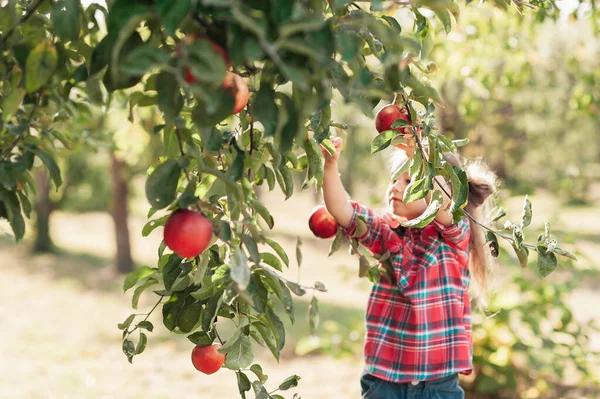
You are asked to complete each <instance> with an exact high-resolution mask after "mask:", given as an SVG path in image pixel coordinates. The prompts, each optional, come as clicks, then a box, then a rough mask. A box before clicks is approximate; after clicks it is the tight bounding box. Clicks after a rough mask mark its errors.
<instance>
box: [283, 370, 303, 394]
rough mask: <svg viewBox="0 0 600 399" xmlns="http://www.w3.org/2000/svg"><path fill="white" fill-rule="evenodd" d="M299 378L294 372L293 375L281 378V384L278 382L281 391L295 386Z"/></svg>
mask: <svg viewBox="0 0 600 399" xmlns="http://www.w3.org/2000/svg"><path fill="white" fill-rule="evenodd" d="M299 380H300V377H299V376H297V375H295V374H294V375H292V376H290V377H288V378H286V379H285V380H283V382H282V383H281V384H279V389H280V390H282V391H287V390H288V389H290V388H294V387H297V386H298V381H299Z"/></svg>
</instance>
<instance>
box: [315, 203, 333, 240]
mask: <svg viewBox="0 0 600 399" xmlns="http://www.w3.org/2000/svg"><path fill="white" fill-rule="evenodd" d="M308 227H309V228H310V230H311V231H312V232H313V234H314V235H315V236H317V237H319V238H330V237H333V236H334V235H335V233H337V228H338V224H337V222H336V221H335V219H334V217H333V216H332V215H331V213H329V212H327V208H325V205H318V206H315V207H314V208H313V210H312V211H311V213H310V217H309V219H308Z"/></svg>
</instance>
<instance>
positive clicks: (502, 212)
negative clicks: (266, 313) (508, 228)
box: [492, 207, 506, 222]
mask: <svg viewBox="0 0 600 399" xmlns="http://www.w3.org/2000/svg"><path fill="white" fill-rule="evenodd" d="M504 216H506V211H505V210H504V208H502V207H500V209H498V212H496V215H495V216H494V217H493V218H492V222H497V221H498V220H500V219H502V218H503V217H504Z"/></svg>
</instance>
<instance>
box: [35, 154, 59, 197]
mask: <svg viewBox="0 0 600 399" xmlns="http://www.w3.org/2000/svg"><path fill="white" fill-rule="evenodd" d="M28 149H29V150H30V151H31V152H33V153H34V154H35V155H37V157H38V158H39V159H41V160H42V162H43V163H44V164H45V165H46V167H47V168H48V172H50V177H52V181H54V186H55V187H56V190H57V191H58V187H60V186H61V185H62V177H61V175H60V169H59V168H58V165H57V164H56V161H55V160H54V158H52V156H51V155H50V154H48V153H46V152H44V151H42V150H41V149H39V148H37V147H28Z"/></svg>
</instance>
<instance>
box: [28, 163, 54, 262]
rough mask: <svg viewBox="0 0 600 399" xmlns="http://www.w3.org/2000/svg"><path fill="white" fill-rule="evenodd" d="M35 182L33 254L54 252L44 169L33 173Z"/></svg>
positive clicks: (50, 207) (46, 179)
mask: <svg viewBox="0 0 600 399" xmlns="http://www.w3.org/2000/svg"><path fill="white" fill-rule="evenodd" d="M35 180H36V185H37V199H36V202H35V215H36V218H35V224H36V228H35V240H34V242H33V252H37V253H48V252H54V249H55V248H54V244H53V243H52V238H51V237H50V214H51V213H52V203H51V202H50V181H49V180H48V176H47V172H46V169H44V168H38V170H36V172H35Z"/></svg>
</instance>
